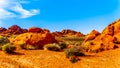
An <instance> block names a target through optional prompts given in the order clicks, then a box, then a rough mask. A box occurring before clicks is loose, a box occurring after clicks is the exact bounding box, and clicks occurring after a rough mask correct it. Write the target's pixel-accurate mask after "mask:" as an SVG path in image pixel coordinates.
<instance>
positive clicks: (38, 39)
mask: <svg viewBox="0 0 120 68" xmlns="http://www.w3.org/2000/svg"><path fill="white" fill-rule="evenodd" d="M10 42H12V43H14V44H15V45H23V44H24V45H25V46H27V45H32V46H38V47H39V48H42V47H43V46H44V45H45V44H48V43H53V42H55V37H54V36H53V35H52V34H51V33H48V32H45V33H42V32H41V33H32V32H31V33H29V32H28V33H23V34H20V35H18V36H17V37H16V38H15V39H11V40H10Z"/></svg>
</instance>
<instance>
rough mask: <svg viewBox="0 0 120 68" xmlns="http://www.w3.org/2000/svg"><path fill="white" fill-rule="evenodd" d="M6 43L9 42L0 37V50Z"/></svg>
mask: <svg viewBox="0 0 120 68" xmlns="http://www.w3.org/2000/svg"><path fill="white" fill-rule="evenodd" d="M6 43H9V40H8V39H7V38H6V37H3V36H0V50H1V49H2V46H3V45H4V44H6Z"/></svg>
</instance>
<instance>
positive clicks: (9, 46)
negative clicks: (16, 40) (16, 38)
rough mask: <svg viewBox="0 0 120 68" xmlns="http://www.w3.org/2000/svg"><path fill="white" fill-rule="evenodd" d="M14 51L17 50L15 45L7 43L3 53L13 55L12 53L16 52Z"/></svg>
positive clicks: (3, 47)
mask: <svg viewBox="0 0 120 68" xmlns="http://www.w3.org/2000/svg"><path fill="white" fill-rule="evenodd" d="M14 50H16V47H15V45H13V44H11V43H7V44H5V45H3V46H2V51H5V52H7V53H12V52H14Z"/></svg>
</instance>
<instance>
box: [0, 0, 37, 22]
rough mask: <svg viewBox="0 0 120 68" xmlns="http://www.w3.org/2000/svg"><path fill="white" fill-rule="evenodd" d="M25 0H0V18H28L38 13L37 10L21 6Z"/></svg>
mask: <svg viewBox="0 0 120 68" xmlns="http://www.w3.org/2000/svg"><path fill="white" fill-rule="evenodd" d="M27 2H28V1H26V0H0V20H1V19H6V18H28V17H31V16H34V15H37V14H39V10H37V9H30V10H26V9H24V8H23V6H22V3H24V4H25V3H27Z"/></svg>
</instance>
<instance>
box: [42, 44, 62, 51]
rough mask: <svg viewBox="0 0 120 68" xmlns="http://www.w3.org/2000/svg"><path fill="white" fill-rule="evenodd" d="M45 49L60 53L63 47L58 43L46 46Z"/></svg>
mask: <svg viewBox="0 0 120 68" xmlns="http://www.w3.org/2000/svg"><path fill="white" fill-rule="evenodd" d="M44 49H47V50H51V51H60V50H61V47H60V46H59V44H57V43H52V44H46V45H45V46H44Z"/></svg>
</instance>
